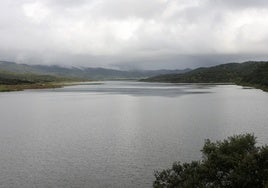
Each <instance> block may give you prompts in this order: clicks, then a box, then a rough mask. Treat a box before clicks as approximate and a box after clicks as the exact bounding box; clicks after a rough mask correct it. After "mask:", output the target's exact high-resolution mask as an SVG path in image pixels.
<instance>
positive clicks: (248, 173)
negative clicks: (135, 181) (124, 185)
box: [153, 134, 268, 188]
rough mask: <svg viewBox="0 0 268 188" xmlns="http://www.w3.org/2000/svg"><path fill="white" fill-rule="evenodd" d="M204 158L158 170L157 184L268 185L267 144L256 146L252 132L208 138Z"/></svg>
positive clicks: (196, 187) (200, 187)
mask: <svg viewBox="0 0 268 188" xmlns="http://www.w3.org/2000/svg"><path fill="white" fill-rule="evenodd" d="M201 151H202V153H203V160H201V161H193V162H191V163H183V164H182V163H180V162H176V163H174V164H173V166H172V168H171V169H167V170H163V171H161V172H156V173H155V181H154V184H153V186H154V187H181V188H218V187H219V188H221V187H223V188H225V187H226V188H227V187H228V188H253V187H254V188H267V187H268V146H263V147H257V146H256V138H255V137H254V136H253V135H251V134H245V135H238V136H232V137H229V138H228V139H226V140H223V141H217V142H211V141H210V140H206V141H205V144H204V146H203V149H202V150H201Z"/></svg>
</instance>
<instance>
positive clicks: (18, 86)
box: [0, 71, 80, 91]
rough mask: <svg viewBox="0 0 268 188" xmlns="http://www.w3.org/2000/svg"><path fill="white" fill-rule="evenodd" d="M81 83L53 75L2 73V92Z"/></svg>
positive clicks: (0, 75) (0, 86)
mask: <svg viewBox="0 0 268 188" xmlns="http://www.w3.org/2000/svg"><path fill="white" fill-rule="evenodd" d="M66 81H80V80H77V79H74V78H64V77H57V76H52V75H37V74H31V73H25V74H18V73H13V72H7V71H0V91H18V90H23V89H35V88H36V89H38V88H40V89H41V88H55V87H60V86H61V84H60V83H61V82H66Z"/></svg>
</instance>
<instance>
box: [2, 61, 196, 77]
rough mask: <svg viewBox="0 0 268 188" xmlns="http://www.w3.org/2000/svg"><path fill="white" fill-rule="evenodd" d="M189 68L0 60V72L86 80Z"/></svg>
mask: <svg viewBox="0 0 268 188" xmlns="http://www.w3.org/2000/svg"><path fill="white" fill-rule="evenodd" d="M190 70H191V69H184V70H133V71H122V70H115V69H106V68H89V67H62V66H57V65H52V66H48V65H27V64H17V63H14V62H7V61H0V72H3V71H6V72H11V73H17V74H36V75H50V76H57V77H65V78H79V79H86V80H113V79H141V78H147V77H152V76H156V75H162V74H178V73H185V72H188V71H190Z"/></svg>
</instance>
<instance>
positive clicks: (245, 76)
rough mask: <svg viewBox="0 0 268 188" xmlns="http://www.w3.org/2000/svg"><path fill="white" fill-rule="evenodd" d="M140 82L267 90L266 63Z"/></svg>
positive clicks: (267, 72) (223, 67) (236, 64)
mask: <svg viewBox="0 0 268 188" xmlns="http://www.w3.org/2000/svg"><path fill="white" fill-rule="evenodd" d="M141 81H148V82H171V83H236V84H239V85H247V86H253V87H257V88H261V89H263V90H267V88H268V62H254V61H249V62H245V63H228V64H222V65H218V66H214V67H208V68H198V69H195V70H192V71H189V72H186V73H182V74H167V75H159V76H155V77H151V78H147V79H143V80H141Z"/></svg>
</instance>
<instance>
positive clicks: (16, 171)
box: [0, 82, 268, 188]
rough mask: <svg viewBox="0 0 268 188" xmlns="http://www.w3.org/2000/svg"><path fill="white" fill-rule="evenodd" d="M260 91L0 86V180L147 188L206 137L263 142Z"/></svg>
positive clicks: (267, 100) (194, 154)
mask: <svg viewBox="0 0 268 188" xmlns="http://www.w3.org/2000/svg"><path fill="white" fill-rule="evenodd" d="M267 114H268V93H265V92H262V91H261V90H256V89H243V88H242V87H240V86H235V85H178V84H177V85H176V84H155V83H138V82H103V83H102V84H95V85H91V84H83V85H78V86H71V87H65V88H61V89H51V90H27V91H23V92H12V93H0V120H1V122H0V187H22V188H31V187H44V188H45V187H62V188H63V187H64V188H68V187H72V188H74V187H151V186H152V182H153V172H154V170H156V169H163V168H167V167H170V166H171V164H172V163H173V161H175V160H181V161H184V162H187V161H191V160H196V159H200V157H201V154H200V149H201V147H202V145H203V141H204V139H205V138H210V139H212V140H216V139H223V138H225V137H226V136H230V135H233V134H238V133H246V132H249V133H254V134H255V135H256V136H257V137H258V142H259V143H260V144H267V143H268V137H267V135H268V127H267V126H268V116H267Z"/></svg>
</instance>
